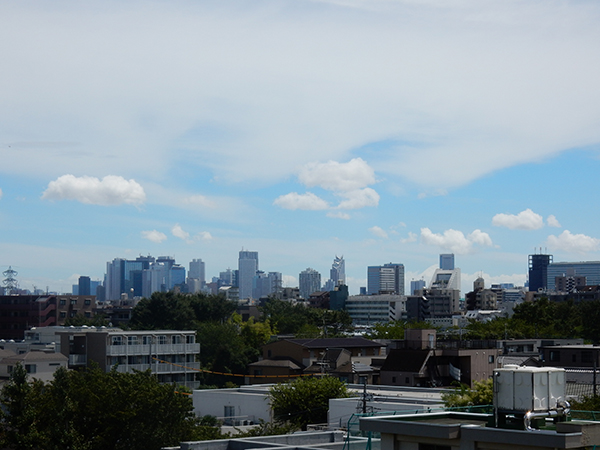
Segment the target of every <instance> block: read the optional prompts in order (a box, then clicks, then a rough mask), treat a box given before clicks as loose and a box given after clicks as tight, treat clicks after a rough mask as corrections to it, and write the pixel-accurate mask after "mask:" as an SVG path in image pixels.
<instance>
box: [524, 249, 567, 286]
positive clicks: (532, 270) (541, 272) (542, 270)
mask: <svg viewBox="0 0 600 450" xmlns="http://www.w3.org/2000/svg"><path fill="white" fill-rule="evenodd" d="M551 263H552V255H542V254H539V255H529V290H530V291H538V290H540V289H548V288H554V285H552V286H551V287H550V286H548V266H549V265H550V264H551ZM561 275H562V273H561ZM553 282H554V278H552V283H553Z"/></svg>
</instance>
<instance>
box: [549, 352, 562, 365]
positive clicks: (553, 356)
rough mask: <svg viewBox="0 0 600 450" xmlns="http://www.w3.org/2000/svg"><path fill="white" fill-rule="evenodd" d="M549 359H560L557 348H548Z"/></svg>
mask: <svg viewBox="0 0 600 450" xmlns="http://www.w3.org/2000/svg"><path fill="white" fill-rule="evenodd" d="M550 361H554V362H557V361H560V352H559V351H558V350H550Z"/></svg>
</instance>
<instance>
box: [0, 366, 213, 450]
mask: <svg viewBox="0 0 600 450" xmlns="http://www.w3.org/2000/svg"><path fill="white" fill-rule="evenodd" d="M0 416H1V419H2V420H1V421H0V448H6V449H14V450H19V449H44V450H62V449H72V450H105V449H115V450H118V449H123V450H126V449H127V450H136V449H139V450H142V449H144V450H146V449H148V450H152V449H156V450H158V449H160V448H162V447H165V446H173V445H177V444H178V443H179V442H181V441H184V440H194V439H197V438H202V436H203V430H204V427H203V426H202V424H201V423H200V422H199V421H198V419H196V417H195V416H194V414H193V405H192V400H191V398H189V397H188V396H186V395H183V394H181V393H179V392H177V391H176V388H175V386H172V385H166V384H160V383H158V381H157V379H156V377H155V376H153V375H151V374H150V372H149V371H148V372H136V373H119V372H117V371H116V370H113V371H111V372H109V373H105V372H103V371H101V370H100V369H98V368H91V369H87V370H84V371H68V370H66V369H64V368H60V369H58V370H57V371H56V372H55V374H54V379H53V380H52V381H50V382H48V383H44V382H42V381H39V380H34V381H33V382H28V381H27V373H26V371H25V368H24V367H23V366H22V365H21V364H18V365H16V366H15V368H14V369H13V373H12V374H11V378H10V379H9V381H8V382H7V383H6V384H5V385H4V386H3V388H2V390H1V391H0Z"/></svg>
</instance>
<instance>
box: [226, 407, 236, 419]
mask: <svg viewBox="0 0 600 450" xmlns="http://www.w3.org/2000/svg"><path fill="white" fill-rule="evenodd" d="M224 416H225V417H233V416H235V406H225V414H224Z"/></svg>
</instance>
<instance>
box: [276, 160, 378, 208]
mask: <svg viewBox="0 0 600 450" xmlns="http://www.w3.org/2000/svg"><path fill="white" fill-rule="evenodd" d="M298 179H299V181H300V182H302V183H303V184H304V185H306V186H307V187H320V188H322V189H325V190H327V191H330V192H332V193H333V194H334V195H335V196H337V197H341V198H342V200H341V201H340V203H339V204H338V205H337V206H333V207H332V206H330V205H329V203H328V202H326V201H325V200H323V199H322V198H320V197H318V196H317V195H315V194H313V193H312V192H307V193H306V194H298V193H297V192H290V193H289V194H286V195H282V196H280V197H278V198H277V199H275V201H274V202H273V204H274V205H277V206H280V207H282V208H286V209H305V210H320V209H360V208H365V207H368V206H377V205H378V204H379V198H380V197H379V194H378V193H377V192H376V191H375V190H374V189H372V188H370V187H367V186H368V185H369V184H373V183H375V181H376V180H375V171H374V170H373V168H371V167H370V166H369V165H368V164H367V163H366V161H364V160H363V159H361V158H354V159H352V160H350V161H349V162H347V163H340V162H337V161H329V162H326V163H310V164H307V165H305V166H304V167H303V168H302V169H301V170H300V172H299V174H298ZM328 216H330V217H333V215H330V214H328Z"/></svg>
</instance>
